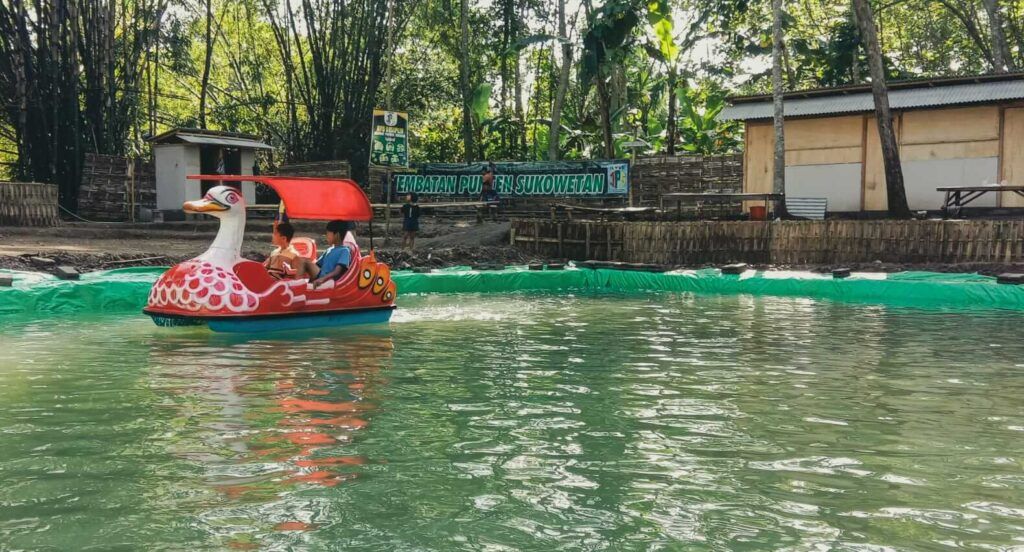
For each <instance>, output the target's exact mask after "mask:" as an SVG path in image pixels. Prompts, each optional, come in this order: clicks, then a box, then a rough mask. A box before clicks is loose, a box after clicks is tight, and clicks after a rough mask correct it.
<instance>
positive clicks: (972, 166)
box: [744, 106, 1024, 211]
mask: <svg viewBox="0 0 1024 552" xmlns="http://www.w3.org/2000/svg"><path fill="white" fill-rule="evenodd" d="M1004 111H1008V112H1010V115H1011V120H1010V123H1009V124H1008V125H1007V124H1005V121H1004V120H1002V119H1001V118H1002V117H1003V115H1002V114H1003V112H1004ZM894 127H895V130H896V136H897V141H898V142H899V147H900V159H901V162H902V165H903V177H904V185H905V188H906V190H907V199H908V203H909V204H910V208H911V209H914V210H935V209H938V208H939V207H940V206H941V205H942V198H943V194H942V193H941V192H938V191H936V190H935V188H937V187H941V186H957V185H982V184H985V183H996V182H999V180H1000V171H1002V178H1003V179H1006V178H1007V175H1010V176H1013V177H1014V178H1018V179H1024V153H1021V151H1022V148H1012V147H1011V148H1007V147H1005V144H1006V143H1007V142H1006V138H1007V136H1006V133H1007V132H1009V133H1010V134H1011V135H1012V136H1014V137H1017V138H1016V139H1017V140H1018V141H1017V142H1016V143H1017V144H1020V143H1024V142H1022V141H1024V110H1021V109H1020V108H1018V110H1017V111H1014V110H1011V109H1007V110H1003V109H1001V108H1000V107H999V106H981V107H966V108H964V107H957V108H941V109H926V110H916V111H906V112H902V113H897V114H896V117H895V121H894ZM1001 129H1002V130H1001ZM785 130H786V192H787V193H788V194H789V195H791V196H797V197H825V198H827V199H828V210H829V211H859V210H866V211H882V210H885V209H886V208H887V204H888V202H887V199H886V189H885V169H884V166H883V163H882V155H881V146H880V145H879V138H878V130H877V124H876V122H875V117H874V114H864V115H856V116H840V117H820V118H808V119H794V120H790V121H786V126H785ZM1001 132H1002V137H1001ZM773 149H774V133H773V132H772V125H771V123H770V122H761V121H758V122H753V121H751V122H748V123H747V149H746V154H745V157H744V163H745V167H746V168H747V170H746V171H745V175H744V190H745V191H748V192H767V191H770V190H771V173H772V152H773ZM1001 149H1002V151H1003V152H1004V157H1005V159H1004V160H1003V161H1004V162H1003V163H1002V166H1001V165H1000V150H1001ZM1011 150H1012V151H1011ZM1015 171H1016V172H1015ZM1002 200H1003V201H1004V202H1005V204H1007V205H1010V204H1011V202H1019V204H1020V205H1022V206H1024V198H1022V197H1020V196H1015V197H1014V198H1007V197H1004V198H1002ZM998 202H999V198H997V197H996V195H994V194H992V195H987V196H983V197H982V198H980V199H978V200H976V201H975V202H974V203H973V204H972V206H979V207H982V206H990V207H994V206H996V205H997V203H998Z"/></svg>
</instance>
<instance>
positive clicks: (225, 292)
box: [144, 186, 396, 331]
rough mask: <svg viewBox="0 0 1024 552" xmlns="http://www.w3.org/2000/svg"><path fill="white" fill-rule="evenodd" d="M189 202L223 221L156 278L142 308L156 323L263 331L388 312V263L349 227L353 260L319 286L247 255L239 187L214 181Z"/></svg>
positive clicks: (382, 317)
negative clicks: (200, 249)
mask: <svg viewBox="0 0 1024 552" xmlns="http://www.w3.org/2000/svg"><path fill="white" fill-rule="evenodd" d="M184 209H185V211H187V212H191V213H206V214H209V215H212V216H215V217H217V218H218V219H220V228H219V229H218V231H217V237H216V238H215V239H214V241H213V244H211V245H210V248H209V249H207V250H206V251H205V252H204V253H203V254H201V255H199V256H198V257H196V258H194V259H190V260H188V261H185V262H182V263H179V264H177V265H174V266H172V267H171V268H170V269H169V270H167V272H165V273H164V274H163V275H161V276H160V278H159V279H158V280H157V281H156V283H155V284H154V285H153V288H152V289H151V291H150V294H149V301H148V303H147V305H146V308H145V309H144V312H145V313H146V314H148V315H150V316H152V317H153V319H154V321H156V323H157V324H159V325H193V324H207V325H209V326H210V328H211V329H214V330H218V331H265V330H283V329H294V328H300V327H316V326H333V325H339V324H351V323H364V322H378V321H386V320H387V319H388V318H390V315H391V311H392V310H393V309H394V301H395V294H396V288H395V283H394V282H393V281H391V270H390V268H389V267H388V265H387V264H384V263H382V262H378V261H377V260H376V259H375V258H374V255H373V253H372V252H371V253H370V254H369V255H366V256H363V255H361V254H360V251H359V246H358V244H357V243H356V241H355V239H354V238H353V237H352V235H351V233H349V234H347V235H346V237H345V241H344V244H343V246H344V247H348V248H350V250H351V252H352V259H354V261H353V262H352V265H351V266H349V268H348V270H347V271H346V272H345V273H344V274H343V275H342V276H341V277H340V278H339V279H338V280H336V281H328V282H326V283H324V284H322V285H321V286H319V287H316V288H314V287H313V285H312V283H311V282H310V281H309V280H306V279H301V280H299V279H282V280H276V279H274V278H273V277H271V276H270V274H269V273H268V272H267V269H266V268H265V267H264V266H263V265H262V264H261V263H257V262H254V261H250V260H247V259H244V258H242V256H241V248H242V239H243V236H244V232H245V200H244V199H243V197H242V195H241V194H240V193H239V192H238V191H237V190H235V189H234V188H231V187H228V186H216V187H214V188H212V189H210V191H209V193H207V194H206V196H205V197H204V198H203V199H201V200H199V201H190V202H187V203H185V205H184Z"/></svg>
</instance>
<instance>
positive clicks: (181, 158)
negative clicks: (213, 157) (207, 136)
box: [153, 144, 200, 211]
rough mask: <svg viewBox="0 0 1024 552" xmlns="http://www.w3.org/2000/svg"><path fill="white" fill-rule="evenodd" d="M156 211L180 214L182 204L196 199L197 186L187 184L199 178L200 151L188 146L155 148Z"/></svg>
mask: <svg viewBox="0 0 1024 552" xmlns="http://www.w3.org/2000/svg"><path fill="white" fill-rule="evenodd" d="M153 161H154V170H155V171H156V208H157V209H160V210H168V211H170V210H180V209H181V204H182V203H185V202H186V201H189V200H192V199H198V198H199V190H200V182H199V181H198V180H187V179H186V178H185V177H186V176H188V175H190V174H199V173H200V170H199V147H198V146H193V145H187V144H154V145H153Z"/></svg>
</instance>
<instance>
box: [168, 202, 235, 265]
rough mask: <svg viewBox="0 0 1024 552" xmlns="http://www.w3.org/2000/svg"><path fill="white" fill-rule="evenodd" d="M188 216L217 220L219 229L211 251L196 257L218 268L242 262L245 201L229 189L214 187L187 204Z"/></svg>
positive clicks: (184, 206) (185, 206) (185, 205)
mask: <svg viewBox="0 0 1024 552" xmlns="http://www.w3.org/2000/svg"><path fill="white" fill-rule="evenodd" d="M182 208H183V209H184V210H185V211H186V212H188V213H203V214H206V215H211V216H214V217H217V218H218V219H220V228H218V229H217V237H216V238H214V240H213V243H212V244H210V248H209V249H207V250H206V252H205V253H203V254H202V255H200V256H198V257H196V258H197V259H199V260H202V261H208V262H210V263H213V264H215V265H217V266H220V267H232V266H234V265H235V264H236V263H238V262H239V261H241V260H242V234H244V233H245V198H244V197H242V192H239V191H238V190H236V189H234V188H232V187H230V186H214V187H213V188H210V191H209V192H206V195H205V196H203V199H200V200H196V201H186V202H185V204H184V205H183V206H182Z"/></svg>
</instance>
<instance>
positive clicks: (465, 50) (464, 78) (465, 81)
mask: <svg viewBox="0 0 1024 552" xmlns="http://www.w3.org/2000/svg"><path fill="white" fill-rule="evenodd" d="M459 21H460V25H461V27H462V30H461V34H462V40H461V43H460V50H461V51H460V54H461V55H460V56H459V87H460V88H462V147H463V149H464V150H465V160H466V163H471V162H472V161H473V120H472V115H471V113H470V105H469V103H470V96H471V95H472V91H471V90H470V89H469V0H462V2H461V6H460V8H459Z"/></svg>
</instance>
